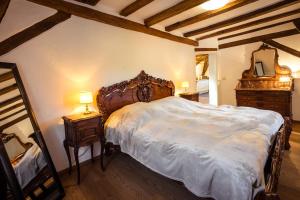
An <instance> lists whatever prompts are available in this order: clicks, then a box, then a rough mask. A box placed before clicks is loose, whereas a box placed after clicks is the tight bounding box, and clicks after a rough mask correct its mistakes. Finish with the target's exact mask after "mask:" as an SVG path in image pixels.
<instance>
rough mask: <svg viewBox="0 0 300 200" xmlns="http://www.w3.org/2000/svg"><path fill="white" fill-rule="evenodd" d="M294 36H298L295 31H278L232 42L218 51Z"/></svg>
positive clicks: (221, 45)
mask: <svg viewBox="0 0 300 200" xmlns="http://www.w3.org/2000/svg"><path fill="white" fill-rule="evenodd" d="M296 34H300V32H299V31H298V30H297V29H290V30H286V31H280V32H276V33H270V34H266V35H260V36H257V37H252V38H248V39H244V40H238V41H234V42H229V43H225V44H220V45H219V49H225V48H229V47H234V46H240V45H244V44H250V43H255V42H260V41H264V40H271V39H275V38H282V37H287V36H291V35H296Z"/></svg>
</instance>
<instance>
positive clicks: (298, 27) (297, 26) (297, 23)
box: [293, 18, 300, 31]
mask: <svg viewBox="0 0 300 200" xmlns="http://www.w3.org/2000/svg"><path fill="white" fill-rule="evenodd" d="M293 23H294V25H295V26H296V28H297V29H298V31H300V19H299V18H298V19H295V20H294V22H293Z"/></svg>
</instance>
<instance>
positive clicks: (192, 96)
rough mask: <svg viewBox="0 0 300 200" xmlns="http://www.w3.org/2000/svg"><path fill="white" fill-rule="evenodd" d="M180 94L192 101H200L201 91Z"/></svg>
mask: <svg viewBox="0 0 300 200" xmlns="http://www.w3.org/2000/svg"><path fill="white" fill-rule="evenodd" d="M179 96H180V97H182V98H185V99H187V100H190V101H197V102H198V101H199V92H191V93H181V94H179Z"/></svg>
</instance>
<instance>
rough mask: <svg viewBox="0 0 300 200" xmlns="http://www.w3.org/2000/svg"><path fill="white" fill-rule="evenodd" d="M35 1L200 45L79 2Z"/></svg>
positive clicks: (99, 19) (34, 1)
mask: <svg viewBox="0 0 300 200" xmlns="http://www.w3.org/2000/svg"><path fill="white" fill-rule="evenodd" d="M27 1H30V2H33V3H37V4H39V5H43V6H47V7H50V8H53V9H56V10H61V11H64V12H66V13H70V14H72V15H75V16H77V17H82V18H85V19H89V20H94V21H97V22H101V23H104V24H109V25H112V26H116V27H119V28H124V29H127V30H132V31H137V32H141V33H146V34H148V35H153V36H156V37H160V38H164V39H167V40H171V41H175V42H179V43H183V44H188V45H192V46H198V42H197V41H195V40H191V39H188V38H184V37H179V36H176V35H172V34H170V33H166V32H163V31H160V30H157V29H154V28H147V27H146V26H144V25H143V24H140V23H137V22H134V21H130V20H128V19H124V18H122V17H117V16H114V15H110V14H106V13H103V12H100V11H98V10H94V9H91V8H87V7H84V6H80V5H77V4H73V3H70V2H67V1H63V0H56V1H53V0H27Z"/></svg>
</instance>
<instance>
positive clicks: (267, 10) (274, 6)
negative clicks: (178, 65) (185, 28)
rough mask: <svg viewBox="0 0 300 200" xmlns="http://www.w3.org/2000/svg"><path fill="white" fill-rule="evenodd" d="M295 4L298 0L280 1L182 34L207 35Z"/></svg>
mask: <svg viewBox="0 0 300 200" xmlns="http://www.w3.org/2000/svg"><path fill="white" fill-rule="evenodd" d="M296 3H300V2H299V0H284V1H280V2H278V3H275V4H272V5H270V6H266V7H264V8H260V9H258V10H255V11H252V12H249V13H247V14H243V15H240V16H237V17H233V18H231V19H227V20H225V21H221V22H218V23H215V24H212V25H209V26H207V27H203V28H199V29H196V30H193V31H189V32H187V33H184V36H185V37H191V36H195V35H199V34H203V33H207V32H209V31H214V30H217V29H220V28H224V27H226V26H230V25H233V24H236V23H240V22H244V21H246V20H250V19H253V18H255V17H258V16H261V15H265V14H267V13H271V12H274V11H277V10H279V9H282V8H285V7H288V6H291V5H294V4H296Z"/></svg>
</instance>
